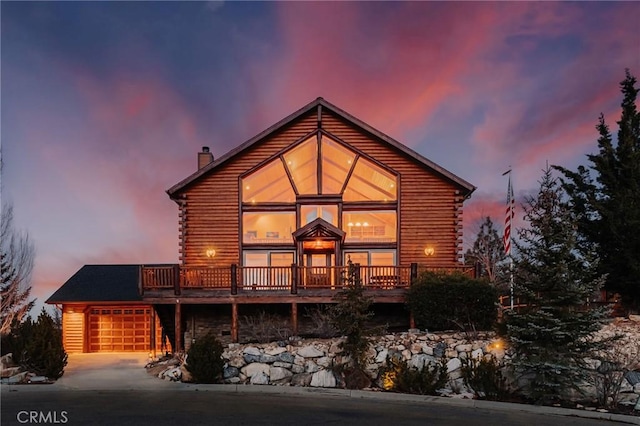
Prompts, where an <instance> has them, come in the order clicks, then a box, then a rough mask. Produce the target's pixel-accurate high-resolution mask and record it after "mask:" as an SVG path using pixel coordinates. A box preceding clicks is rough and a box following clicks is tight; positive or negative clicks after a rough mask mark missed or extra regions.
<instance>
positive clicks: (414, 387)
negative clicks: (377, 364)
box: [381, 357, 449, 395]
mask: <svg viewBox="0 0 640 426" xmlns="http://www.w3.org/2000/svg"><path fill="white" fill-rule="evenodd" d="M448 379H449V374H448V373H447V363H446V362H444V359H441V360H440V361H439V362H438V363H437V364H429V365H425V366H424V367H423V368H422V369H418V368H415V367H410V366H409V365H408V364H407V361H405V360H404V359H403V358H397V357H391V358H387V367H386V368H385V370H384V371H383V372H382V380H381V382H382V387H383V388H384V389H385V390H390V391H395V392H402V393H412V394H418V395H438V392H437V391H438V390H439V389H442V388H444V387H445V385H446V384H447V380H448Z"/></svg>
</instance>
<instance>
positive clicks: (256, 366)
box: [240, 362, 270, 377]
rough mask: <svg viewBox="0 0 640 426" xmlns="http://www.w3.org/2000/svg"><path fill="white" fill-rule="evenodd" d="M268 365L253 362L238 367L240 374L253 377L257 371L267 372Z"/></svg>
mask: <svg viewBox="0 0 640 426" xmlns="http://www.w3.org/2000/svg"><path fill="white" fill-rule="evenodd" d="M269 368H270V367H269V365H268V364H261V363H259V362H254V363H253V364H247V365H245V366H244V367H242V368H241V369H240V371H241V372H242V374H244V375H245V376H247V377H253V376H255V375H257V374H259V373H264V374H269Z"/></svg>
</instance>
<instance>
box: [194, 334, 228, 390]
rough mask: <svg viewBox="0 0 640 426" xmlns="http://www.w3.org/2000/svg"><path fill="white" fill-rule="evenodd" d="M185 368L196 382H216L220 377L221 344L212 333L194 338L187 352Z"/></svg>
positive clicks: (222, 366)
mask: <svg viewBox="0 0 640 426" xmlns="http://www.w3.org/2000/svg"><path fill="white" fill-rule="evenodd" d="M186 367H187V370H189V372H190V373H191V375H192V377H193V381H194V382H196V383H217V382H219V381H220V380H221V379H222V372H223V369H224V360H223V359H222V344H221V343H220V342H219V341H218V339H216V337H215V336H214V335H213V334H207V335H206V336H204V337H202V338H200V339H196V341H195V343H193V344H192V345H191V348H189V351H188V352H187V364H186Z"/></svg>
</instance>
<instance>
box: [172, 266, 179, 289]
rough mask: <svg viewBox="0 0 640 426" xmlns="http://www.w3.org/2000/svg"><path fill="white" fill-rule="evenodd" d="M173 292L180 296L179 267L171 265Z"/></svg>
mask: <svg viewBox="0 0 640 426" xmlns="http://www.w3.org/2000/svg"><path fill="white" fill-rule="evenodd" d="M173 292H174V293H175V295H176V296H180V265H173Z"/></svg>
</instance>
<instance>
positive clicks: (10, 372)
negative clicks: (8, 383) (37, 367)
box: [0, 367, 22, 378]
mask: <svg viewBox="0 0 640 426" xmlns="http://www.w3.org/2000/svg"><path fill="white" fill-rule="evenodd" d="M20 370H22V368H20V367H8V368H3V369H2V372H1V373H0V377H2V378H5V377H11V376H15V375H16V374H18V373H20Z"/></svg>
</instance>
